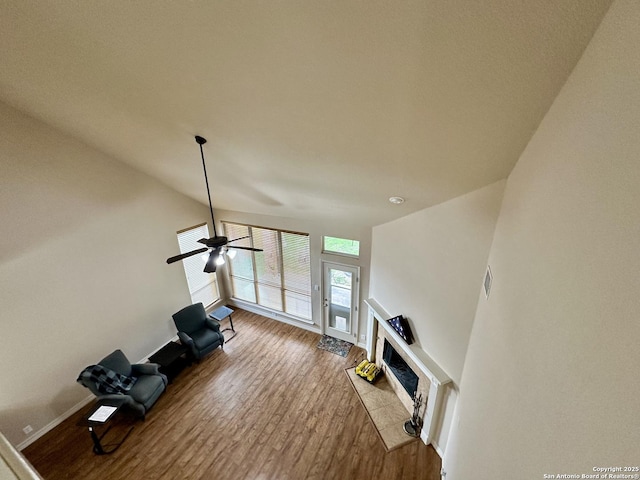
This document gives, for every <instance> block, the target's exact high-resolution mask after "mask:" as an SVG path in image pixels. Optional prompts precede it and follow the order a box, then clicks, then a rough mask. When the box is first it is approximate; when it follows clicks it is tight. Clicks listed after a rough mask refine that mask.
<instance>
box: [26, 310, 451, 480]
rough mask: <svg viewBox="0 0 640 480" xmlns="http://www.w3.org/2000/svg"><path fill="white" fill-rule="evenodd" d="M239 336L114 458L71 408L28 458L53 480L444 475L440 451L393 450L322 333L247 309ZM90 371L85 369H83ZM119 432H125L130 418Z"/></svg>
mask: <svg viewBox="0 0 640 480" xmlns="http://www.w3.org/2000/svg"><path fill="white" fill-rule="evenodd" d="M233 321H234V326H235V327H236V330H237V331H238V335H237V336H236V337H235V338H234V339H233V340H232V341H230V342H228V343H226V344H225V348H224V350H220V349H218V350H216V351H215V352H213V353H212V354H210V355H208V356H207V357H205V358H204V359H203V360H202V361H201V362H200V363H198V364H194V365H192V366H190V367H187V368H186V369H185V370H184V371H183V372H182V373H181V374H180V375H179V376H178V377H177V378H176V379H175V380H174V382H173V383H172V384H170V385H169V387H168V388H167V391H166V392H165V394H164V395H163V396H162V397H160V399H159V400H158V402H157V403H156V405H155V406H154V407H153V409H152V410H151V411H150V412H149V413H148V414H147V418H146V420H145V421H144V422H141V421H139V422H137V423H136V424H135V428H134V429H133V431H132V433H131V435H130V436H129V438H127V440H126V441H125V443H124V444H123V446H122V447H121V448H120V449H119V450H118V451H116V452H115V453H114V454H112V455H105V456H97V455H94V454H93V453H92V451H91V446H92V444H91V440H90V438H89V434H88V432H87V431H86V428H82V427H78V426H76V422H77V421H78V420H79V419H80V418H81V417H82V415H83V414H84V413H86V411H88V409H89V408H90V406H88V407H87V408H85V409H83V411H81V412H78V413H76V414H74V415H73V416H72V417H71V418H69V419H67V420H65V421H64V422H63V423H62V424H60V425H59V426H58V427H56V428H55V429H54V430H52V431H51V432H49V433H48V434H46V435H45V436H43V437H42V438H40V439H39V440H38V441H36V442H34V443H33V444H32V445H30V446H29V447H27V448H26V449H25V450H24V451H23V454H24V455H25V456H26V457H27V458H28V459H29V461H30V462H31V463H32V464H33V465H34V466H35V468H36V469H37V470H38V472H40V474H41V475H42V476H43V477H44V478H45V479H46V480H56V479H66V478H73V479H79V478H82V479H86V480H93V479H104V478H109V479H110V480H120V479H122V480H124V479H131V478H144V479H148V480H156V479H178V478H179V479H210V478H216V479H220V480H226V479H229V480H239V479H240V480H242V479H247V480H256V479H278V480H280V479H291V480H299V479H318V480H320V479H321V480H325V479H332V478H335V479H341V480H344V479H374V478H385V479H389V480H392V479H413V478H416V479H417V478H419V479H423V480H439V479H440V476H439V471H440V458H439V457H438V455H437V454H436V452H435V451H434V450H433V448H432V447H431V446H425V445H424V444H422V443H421V442H413V443H411V444H409V445H406V446H404V447H401V448H399V449H397V450H394V451H392V452H389V453H386V452H385V450H384V448H383V446H382V443H381V441H380V439H379V438H378V436H377V433H376V431H375V429H374V427H373V425H372V424H371V422H370V420H369V418H368V416H367V414H366V412H365V411H364V408H363V407H362V405H361V404H360V402H359V400H358V398H357V397H356V395H355V393H354V392H353V389H352V387H351V385H350V384H349V380H348V378H347V376H346V375H345V374H344V369H345V368H347V367H350V366H353V365H354V364H356V363H357V362H358V361H359V360H360V359H361V358H362V357H363V351H362V350H361V349H359V348H357V347H353V348H352V349H351V351H350V352H349V354H348V356H347V357H346V358H343V357H340V356H338V355H334V354H332V353H329V352H326V351H324V350H320V349H318V348H316V344H317V343H318V341H319V339H320V335H318V334H315V333H312V332H308V331H305V330H301V329H298V328H296V327H293V326H291V325H286V324H284V323H280V322H277V321H275V320H271V319H268V318H266V317H262V316H259V315H256V314H253V313H250V312H246V311H242V310H237V311H236V313H235V314H234V317H233ZM79 368H81V367H79ZM117 423H118V424H117V425H115V426H114V429H113V431H112V432H110V434H113V435H115V438H117V435H119V434H122V433H123V432H125V431H126V428H127V427H128V425H129V424H130V423H128V422H127V419H126V418H125V419H122V421H121V422H117Z"/></svg>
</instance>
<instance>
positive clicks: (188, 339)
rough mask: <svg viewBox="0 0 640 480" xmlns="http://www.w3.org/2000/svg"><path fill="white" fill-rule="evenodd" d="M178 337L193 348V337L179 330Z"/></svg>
mask: <svg viewBox="0 0 640 480" xmlns="http://www.w3.org/2000/svg"><path fill="white" fill-rule="evenodd" d="M178 338H179V339H180V343H182V345H184V346H185V347H189V348H193V346H194V345H193V338H191V337H190V336H189V335H187V334H186V333H185V332H178Z"/></svg>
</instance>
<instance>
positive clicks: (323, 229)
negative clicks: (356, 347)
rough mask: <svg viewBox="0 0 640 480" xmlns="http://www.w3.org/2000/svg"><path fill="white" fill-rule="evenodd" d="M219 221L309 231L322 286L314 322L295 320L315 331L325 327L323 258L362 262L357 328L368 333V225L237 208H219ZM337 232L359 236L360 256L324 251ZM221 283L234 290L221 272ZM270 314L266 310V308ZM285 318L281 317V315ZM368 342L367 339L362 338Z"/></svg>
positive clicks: (314, 276)
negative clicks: (324, 242) (325, 240)
mask: <svg viewBox="0 0 640 480" xmlns="http://www.w3.org/2000/svg"><path fill="white" fill-rule="evenodd" d="M215 216H216V221H219V222H222V221H228V222H237V223H242V224H246V225H255V226H259V227H271V228H277V229H282V230H290V231H294V232H301V233H308V234H309V243H310V248H311V284H312V286H313V285H318V286H319V287H320V290H312V292H311V299H312V310H313V312H312V315H313V325H306V324H304V323H302V322H296V321H295V320H294V321H292V322H291V323H293V324H294V325H297V326H300V327H303V328H309V329H312V330H314V331H318V332H321V331H323V330H322V298H321V294H322V263H321V262H322V261H323V260H324V261H330V262H334V263H342V264H345V265H356V266H360V267H361V268H360V308H359V310H360V312H359V319H358V320H359V321H358V325H357V328H358V330H359V336H358V338H359V339H360V335H366V333H367V325H366V322H367V307H366V305H365V304H364V300H365V299H366V298H367V294H368V292H369V263H370V260H371V229H370V228H367V227H356V226H354V225H353V224H351V223H344V222H340V221H331V222H317V221H305V220H300V219H294V218H287V217H276V216H270V215H255V214H250V213H243V212H233V211H227V210H220V211H217V210H216V211H215ZM325 235H326V236H333V237H340V238H348V239H351V240H358V241H359V242H360V258H358V259H354V258H349V257H345V256H340V255H330V254H323V253H322V237H323V236H325ZM219 278H220V279H221V283H222V284H223V288H224V289H225V291H226V292H230V288H229V286H228V282H225V281H224V280H225V277H222V276H220V277H219ZM257 311H258V310H257ZM263 313H264V314H266V315H267V316H269V315H268V314H267V313H266V312H263ZM278 319H281V318H278ZM359 342H360V343H362V344H364V340H359Z"/></svg>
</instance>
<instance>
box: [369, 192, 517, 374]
mask: <svg viewBox="0 0 640 480" xmlns="http://www.w3.org/2000/svg"><path fill="white" fill-rule="evenodd" d="M504 183H505V182H504V181H500V182H496V183H494V184H492V185H489V186H487V187H484V188H481V189H480V190H476V191H474V192H471V193H468V194H466V195H463V196H461V197H458V198H454V199H453V200H450V201H448V202H445V203H441V204H440V205H436V206H434V207H431V208H427V209H425V210H421V211H419V212H416V213H414V214H411V215H407V216H406V217H403V218H400V219H398V220H395V221H393V222H389V223H386V224H384V225H380V226H377V227H374V229H373V254H372V257H371V289H370V296H371V297H373V298H375V299H376V300H377V302H378V303H379V304H380V305H382V307H384V309H385V310H386V311H387V312H389V313H390V314H391V315H400V314H402V315H404V316H405V317H407V319H408V320H409V323H410V325H411V327H412V330H413V333H414V336H415V337H416V342H417V343H418V344H419V345H420V346H421V347H422V349H423V350H424V351H425V352H427V354H429V356H430V357H431V358H433V359H434V360H435V361H436V362H437V363H438V365H440V367H441V368H442V369H443V370H444V371H445V372H447V374H448V375H449V376H450V377H451V378H452V379H453V381H454V382H455V383H459V382H460V378H461V376H462V366H463V364H464V357H465V354H466V351H467V343H468V341H469V335H470V334H471V325H472V323H473V318H474V316H475V311H476V306H477V302H478V293H479V291H480V287H481V286H482V281H483V278H484V273H485V270H486V266H487V258H488V256H489V248H490V247H491V241H492V239H493V231H494V228H495V222H496V219H497V218H498V212H499V210H500V201H501V199H502V192H503V189H504Z"/></svg>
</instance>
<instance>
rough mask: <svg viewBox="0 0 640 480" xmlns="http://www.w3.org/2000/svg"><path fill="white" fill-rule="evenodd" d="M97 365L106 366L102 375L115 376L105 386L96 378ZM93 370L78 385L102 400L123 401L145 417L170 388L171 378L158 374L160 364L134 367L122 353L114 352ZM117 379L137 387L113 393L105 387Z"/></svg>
mask: <svg viewBox="0 0 640 480" xmlns="http://www.w3.org/2000/svg"><path fill="white" fill-rule="evenodd" d="M96 366H98V367H102V370H100V371H101V372H107V373H109V374H110V375H111V377H105V382H104V383H103V382H101V381H100V380H101V379H100V378H96V376H95V372H96V369H92V367H96ZM92 367H87V368H85V369H84V370H83V371H82V372H81V373H80V376H79V377H78V383H80V384H81V385H83V386H85V387H87V388H88V389H89V390H91V392H92V393H93V394H94V395H95V396H96V397H98V399H101V400H102V399H106V400H108V399H110V398H119V399H122V398H123V399H124V400H125V405H126V406H127V407H129V408H131V409H132V410H133V411H135V412H136V414H137V415H139V416H141V417H143V418H144V416H145V414H146V413H147V412H148V411H149V409H150V408H151V406H152V405H153V404H154V403H156V400H158V398H159V397H160V395H161V394H162V392H164V391H165V389H166V387H167V377H166V376H165V375H164V374H162V373H160V372H159V371H158V367H159V365H158V364H157V363H139V364H133V365H132V364H131V363H130V362H129V360H128V359H127V357H126V355H125V354H124V353H123V352H122V350H116V351H114V352H113V353H111V354H109V355H107V356H106V357H104V358H103V359H102V360H100V361H99V362H98V363H97V365H93V366H92ZM92 373H94V375H92ZM114 377H117V378H119V379H125V380H126V381H127V382H128V383H133V385H132V386H130V387H128V388H127V389H126V391H124V390H123V391H120V392H117V391H116V390H113V391H111V389H109V388H107V390H109V391H106V390H105V388H104V385H105V383H106V381H108V380H111V381H113V380H114ZM134 379H135V380H134Z"/></svg>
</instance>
